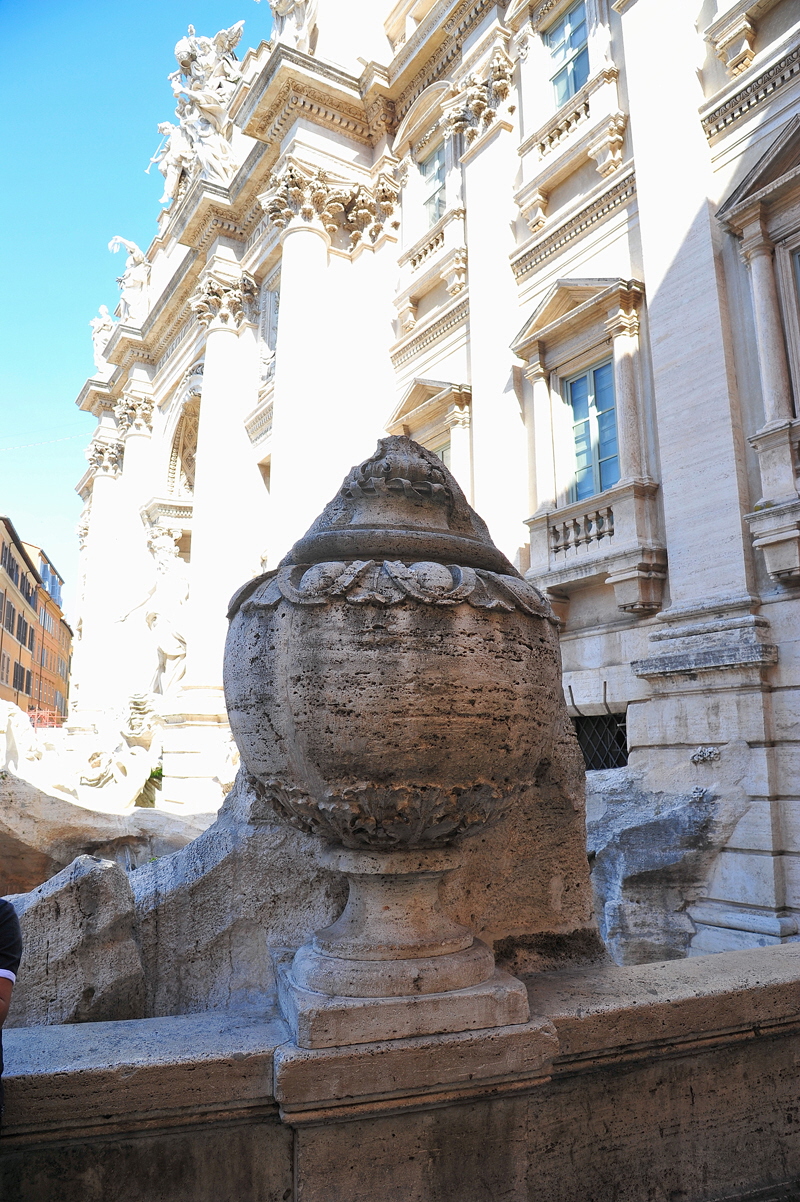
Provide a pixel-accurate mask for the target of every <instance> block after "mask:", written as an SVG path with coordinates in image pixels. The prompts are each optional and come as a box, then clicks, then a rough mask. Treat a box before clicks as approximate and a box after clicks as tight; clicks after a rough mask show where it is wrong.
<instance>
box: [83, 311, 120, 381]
mask: <svg viewBox="0 0 800 1202" xmlns="http://www.w3.org/2000/svg"><path fill="white" fill-rule="evenodd" d="M115 324H116V322H115V321H114V318H113V317H112V316H111V314H110V313H109V311H108V306H107V305H101V306H100V309H99V315H98V316H97V317H93V318H92V320H91V321H90V322H89V325H90V326H91V329H92V348H93V351H94V365H95V367H96V368H97V370H98V372H100V373H101V374H105V373H106V372H107V371H108V362H107V360H106V357H105V353H104V352H105V349H106V347H107V346H108V344H109V341H110V340H111V335H112V334H113V333H114V326H115Z"/></svg>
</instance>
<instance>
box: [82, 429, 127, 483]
mask: <svg viewBox="0 0 800 1202" xmlns="http://www.w3.org/2000/svg"><path fill="white" fill-rule="evenodd" d="M124 454H125V444H124V443H122V442H101V441H100V439H99V438H95V439H94V440H93V441H92V443H91V445H90V447H89V450H88V451H87V452H86V458H87V459H88V461H89V466H90V467H92V468H94V474H95V475H96V476H114V477H116V476H118V475H119V474H120V472H121V471H122V460H123V457H124Z"/></svg>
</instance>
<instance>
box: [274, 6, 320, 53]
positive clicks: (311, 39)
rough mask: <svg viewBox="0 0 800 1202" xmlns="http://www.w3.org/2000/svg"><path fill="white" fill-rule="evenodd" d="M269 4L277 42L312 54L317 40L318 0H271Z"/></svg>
mask: <svg viewBox="0 0 800 1202" xmlns="http://www.w3.org/2000/svg"><path fill="white" fill-rule="evenodd" d="M269 6H270V8H271V9H272V16H273V20H274V38H275V42H276V43H277V44H278V45H279V46H291V47H292V48H293V49H295V50H300V51H302V53H303V54H312V53H313V50H314V43H315V41H316V37H315V32H316V26H317V0H269Z"/></svg>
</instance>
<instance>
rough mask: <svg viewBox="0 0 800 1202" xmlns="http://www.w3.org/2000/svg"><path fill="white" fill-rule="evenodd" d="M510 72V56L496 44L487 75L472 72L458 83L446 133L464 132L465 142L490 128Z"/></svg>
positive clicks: (504, 96)
mask: <svg viewBox="0 0 800 1202" xmlns="http://www.w3.org/2000/svg"><path fill="white" fill-rule="evenodd" d="M513 76H514V68H513V64H512V62H511V60H510V58H509V57H508V55H507V54H506V53H505V51H503V50H501V49H500V48H499V47H498V48H497V50H495V52H494V54H493V55H492V58H491V61H490V63H489V66H488V70H487V72H486V77H485V78H483V79H481V78H480V77H479V76H477V75H471V76H470V77H469V78H468V79H467V80H465V82H464V83H463V84H462V85H461V88H460V90H459V95H458V99H457V103H456V104H455V106H454V107H453V108H452V109H451V111H450V112H449V113H448V116H447V120H446V122H445V137H447V138H452V137H453V136H454V135H456V134H463V136H464V141H465V143H466V144H467V146H469V145H470V144H471V143H472V142H474V141H475V139H476V138H477V137H478V135H479V134H481V133H483V131H484V130H486V129H488V128H489V126H490V125H491V124H492V122H493V121H494V120H495V118H496V117H497V113H498V109H499V108H500V107H501V105H503V104H504V103H505V102H506V101H507V100H508V97H509V94H510V92H511V83H512V79H513Z"/></svg>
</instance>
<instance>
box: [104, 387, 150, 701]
mask: <svg viewBox="0 0 800 1202" xmlns="http://www.w3.org/2000/svg"><path fill="white" fill-rule="evenodd" d="M114 413H115V416H116V419H117V430H118V432H119V436H120V439H121V441H122V444H123V446H124V448H125V454H124V460H123V466H122V476H121V478H120V481H119V486H118V505H117V530H116V537H117V540H118V542H119V545H120V546H124V548H125V554H124V557H123V558H122V559H121V561H120V562H119V564H118V565H117V572H116V579H117V591H118V595H119V596H120V598H122V599H123V608H122V613H121V614H119V615H118V616H119V617H120V618H123V617H124V615H125V613H127V612H129V611H130V610H131V609H132V608H133V606H135V605H137V604H139V603H140V602H142V601H143V600H144V598H145V597H146V595H147V593H148V590H149V589H150V588H151V587H152V584H153V561H152V557H151V555H150V553H149V551H148V548H147V532H146V530H145V527H144V523H143V521H142V515H141V510H142V506H143V505H145V504H146V503H147V502H148V500H149V499H150V497H151V496H152V494H153V487H152V482H151V481H152V459H151V434H152V429H153V399H152V396H151V395H150V386H149V381H148V382H145V381H138V382H137V383H136V384H134V385H133V386H129V387H128V388H127V389H126V390H125V392H124V393H123V396H122V399H121V400H120V401H119V402H118V403H117V405H116V406H115V408H114ZM142 616H143V615H142V614H139V620H131V621H127V619H126V625H125V626H124V627H122V628H121V631H122V637H121V638H120V639H119V640H118V645H119V652H120V659H119V661H118V663H117V671H116V674H115V680H116V682H117V686H118V690H117V691H119V692H120V694H121V695H122V696H123V697H124V698H127V697H128V696H130V695H131V694H132V693H141V692H143V691H144V690H145V689H147V688H149V686H150V679H151V678H152V675H153V671H154V670H155V668H154V664H153V663H152V662H151V660H152V653H151V649H150V640H149V639H148V638H147V636H146V634H145V631H144V628H143V624H142V620H141V619H142Z"/></svg>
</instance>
